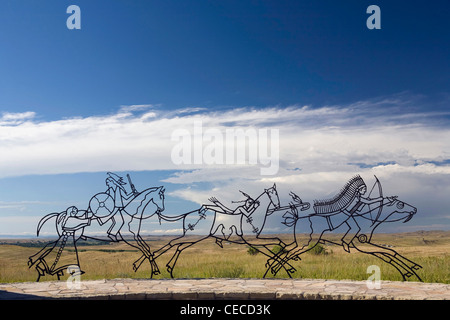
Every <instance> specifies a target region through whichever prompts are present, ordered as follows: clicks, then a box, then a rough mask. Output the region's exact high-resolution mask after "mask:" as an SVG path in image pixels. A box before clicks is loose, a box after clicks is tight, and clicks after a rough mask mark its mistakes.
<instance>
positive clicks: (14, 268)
mask: <svg viewBox="0 0 450 320" xmlns="http://www.w3.org/2000/svg"><path fill="white" fill-rule="evenodd" d="M335 236H336V239H339V237H340V236H339V235H335ZM280 237H281V238H283V235H281V236H280ZM305 237H306V236H305ZM168 240H169V239H168V238H163V237H159V238H149V239H147V241H148V244H149V245H150V247H151V248H152V249H153V250H155V249H157V248H159V247H161V246H162V245H164V244H165V243H166V242H167V241H168ZM374 242H375V243H377V244H387V245H394V248H393V249H395V250H396V251H397V252H398V253H399V254H401V255H403V256H405V257H407V258H408V259H410V260H412V261H414V262H416V263H418V264H419V265H421V266H422V267H423V268H422V269H420V270H419V271H418V272H417V273H418V275H419V276H420V277H421V278H422V280H423V281H424V282H439V283H447V284H448V283H450V232H414V233H403V234H378V235H375V236H374ZM3 243H4V242H3ZM324 247H325V249H326V254H313V253H309V252H308V253H305V254H303V255H302V256H301V260H300V261H291V262H290V263H291V265H292V266H293V267H295V268H296V269H297V271H296V272H295V273H294V274H293V275H292V277H294V278H307V279H337V280H343V279H352V280H366V279H367V278H368V277H369V276H370V274H368V273H367V268H368V267H369V266H371V265H377V266H379V267H380V270H381V280H393V281H396V280H397V281H401V280H402V278H401V276H400V274H399V273H398V271H397V270H396V269H395V268H394V267H392V266H391V265H389V264H387V263H385V262H383V261H381V260H380V259H377V258H376V257H373V256H371V255H366V254H362V253H359V252H357V251H356V250H354V249H352V250H351V252H350V253H347V252H345V251H344V250H343V249H342V247H340V246H324ZM39 250H40V249H39V248H33V247H23V246H19V245H11V244H2V245H0V283H4V282H25V281H35V280H36V276H37V273H36V271H35V270H34V268H31V269H29V268H28V266H27V261H28V257H29V256H31V255H33V254H35V253H36V252H37V251H39ZM65 250H66V251H65V255H66V256H67V257H68V258H70V256H72V258H73V256H74V252H73V250H72V251H71V249H70V248H66V249H65ZM247 250H248V247H246V246H245V245H239V244H233V243H228V242H225V241H224V242H223V248H220V247H219V246H217V244H215V242H214V241H213V239H207V240H205V241H202V242H200V243H198V244H196V245H194V246H192V247H190V248H188V249H186V250H184V251H183V252H182V254H181V255H180V258H179V259H178V262H177V264H176V267H175V270H174V277H175V278H261V277H262V276H263V275H264V273H265V271H266V267H265V264H266V261H267V257H266V256H264V255H263V254H261V253H258V254H256V255H250V254H249V253H248V252H247ZM78 251H79V259H80V265H81V269H82V270H83V271H84V272H85V274H83V275H82V276H81V277H82V280H96V279H113V278H149V275H150V265H149V263H148V262H147V261H145V262H144V263H143V264H142V266H141V268H140V269H139V270H138V271H137V272H134V271H133V266H132V264H133V262H134V261H136V260H137V259H138V258H139V257H140V256H141V254H140V252H139V251H137V249H135V248H133V247H130V246H128V245H126V244H125V243H115V244H105V245H102V246H98V245H96V246H83V247H79V248H78ZM173 253H174V249H171V250H170V251H168V252H167V253H165V254H164V255H162V256H160V257H159V258H158V259H157V264H158V266H159V269H160V271H161V274H160V275H158V276H156V277H155V278H170V274H169V273H168V272H167V270H166V267H165V266H166V264H167V262H168V261H169V260H170V258H171V256H172V255H173ZM63 259H64V258H63ZM267 277H268V278H271V277H272V278H273V275H272V274H271V273H270V272H269V273H268V275H267ZM287 277H288V275H287V273H286V271H284V270H283V269H281V270H280V272H279V273H278V274H277V275H276V278H287ZM64 279H67V276H64V277H63V278H62V280H64ZM46 280H56V276H55V277H50V276H45V277H42V278H41V281H46ZM409 281H417V278H415V277H411V278H410V279H409Z"/></svg>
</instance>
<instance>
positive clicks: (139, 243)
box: [121, 217, 160, 277]
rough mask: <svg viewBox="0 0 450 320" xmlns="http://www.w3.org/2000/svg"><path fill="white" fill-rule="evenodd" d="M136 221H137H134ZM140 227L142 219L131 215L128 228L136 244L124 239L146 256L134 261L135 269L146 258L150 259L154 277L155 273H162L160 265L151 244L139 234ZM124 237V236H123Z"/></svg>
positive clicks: (135, 269)
mask: <svg viewBox="0 0 450 320" xmlns="http://www.w3.org/2000/svg"><path fill="white" fill-rule="evenodd" d="M135 221H136V222H137V223H133V222H135ZM140 228H141V219H135V218H133V217H130V221H129V222H128V230H129V231H130V232H131V234H132V235H133V239H134V240H135V242H136V245H135V244H132V243H131V242H128V241H127V240H125V239H124V241H125V242H126V243H127V244H129V245H130V246H132V247H135V248H137V249H139V250H140V251H141V252H142V254H143V256H144V258H143V259H142V257H141V258H139V259H138V260H136V261H135V262H134V263H133V269H134V271H135V272H136V271H137V270H138V269H139V267H140V266H141V264H142V262H143V261H144V260H145V259H148V261H149V262H150V266H151V277H153V275H158V274H160V271H159V268H158V265H157V264H156V262H155V261H154V257H153V254H152V252H151V250H150V246H149V245H148V244H147V243H146V242H145V241H144V239H142V237H141V236H140V235H139V231H140ZM121 237H122V235H121ZM122 239H123V237H122Z"/></svg>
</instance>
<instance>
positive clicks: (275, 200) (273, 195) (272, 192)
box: [264, 183, 280, 216]
mask: <svg viewBox="0 0 450 320" xmlns="http://www.w3.org/2000/svg"><path fill="white" fill-rule="evenodd" d="M264 192H265V193H266V194H267V195H268V196H269V199H270V202H271V204H272V205H273V206H274V209H278V208H279V207H280V198H279V197H278V192H277V186H276V184H275V183H274V184H273V186H272V187H270V188H269V189H264ZM273 212H275V211H272V212H270V213H268V214H267V215H268V216H269V215H271V214H272V213H273Z"/></svg>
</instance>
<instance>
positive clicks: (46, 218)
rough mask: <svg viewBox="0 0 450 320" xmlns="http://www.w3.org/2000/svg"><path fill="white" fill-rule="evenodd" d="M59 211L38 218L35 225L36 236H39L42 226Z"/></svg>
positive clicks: (57, 214)
mask: <svg viewBox="0 0 450 320" xmlns="http://www.w3.org/2000/svg"><path fill="white" fill-rule="evenodd" d="M59 214H60V213H59V212H54V213H49V214H48V215H46V216H45V217H43V218H42V219H41V220H39V223H38V226H37V236H38V237H39V232H40V231H41V228H42V226H43V225H44V224H45V223H46V222H47V221H48V220H50V219H52V218H54V217H57V216H59Z"/></svg>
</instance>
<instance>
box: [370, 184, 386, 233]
mask: <svg viewBox="0 0 450 320" xmlns="http://www.w3.org/2000/svg"><path fill="white" fill-rule="evenodd" d="M374 177H375V180H376V181H375V183H374V184H373V187H372V190H370V192H369V198H370V196H371V195H372V192H373V190H374V189H375V186H378V194H379V197H381V200H380V205H379V207H378V212H377V217H376V218H375V219H372V210H371V209H370V219H371V220H372V226H373V225H374V223H375V222H376V221H378V218H379V217H380V215H381V211H382V210H383V188H382V187H381V183H380V180H378V178H377V176H375V175H374ZM369 208H370V205H369Z"/></svg>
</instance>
